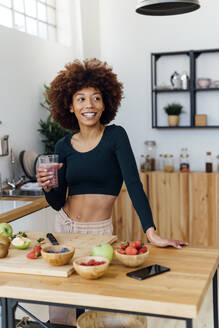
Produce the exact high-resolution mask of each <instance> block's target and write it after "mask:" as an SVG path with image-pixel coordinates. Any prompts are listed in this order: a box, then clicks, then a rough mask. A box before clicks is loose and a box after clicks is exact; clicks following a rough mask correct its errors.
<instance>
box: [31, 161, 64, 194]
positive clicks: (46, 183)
mask: <svg viewBox="0 0 219 328" xmlns="http://www.w3.org/2000/svg"><path fill="white" fill-rule="evenodd" d="M62 166H63V164H62V163H58V164H57V169H58V170H59V169H61V167H62ZM36 178H37V182H38V184H39V186H40V187H42V188H43V189H44V190H45V191H46V192H49V191H50V190H51V189H52V188H53V187H52V186H50V184H51V180H53V178H54V172H52V171H51V172H50V171H48V170H47V169H45V168H43V167H39V168H38V169H37V174H36Z"/></svg>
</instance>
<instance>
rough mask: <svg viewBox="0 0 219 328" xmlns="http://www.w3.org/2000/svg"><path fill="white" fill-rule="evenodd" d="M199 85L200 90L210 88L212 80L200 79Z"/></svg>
mask: <svg viewBox="0 0 219 328" xmlns="http://www.w3.org/2000/svg"><path fill="white" fill-rule="evenodd" d="M197 85H198V87H199V88H209V87H210V85H211V79H209V78H199V79H198V80H197Z"/></svg>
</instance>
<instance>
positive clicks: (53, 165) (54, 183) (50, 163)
mask: <svg viewBox="0 0 219 328" xmlns="http://www.w3.org/2000/svg"><path fill="white" fill-rule="evenodd" d="M39 167H40V168H43V169H44V170H46V171H47V172H51V173H52V176H53V177H52V178H51V179H50V183H49V184H48V187H53V188H55V187H58V167H59V155H57V154H52V155H41V156H40V158H39Z"/></svg>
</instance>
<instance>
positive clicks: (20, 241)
mask: <svg viewBox="0 0 219 328" xmlns="http://www.w3.org/2000/svg"><path fill="white" fill-rule="evenodd" d="M11 243H12V245H13V246H14V247H16V248H18V249H26V248H28V247H29V246H30V243H31V240H30V239H29V238H25V237H22V236H19V237H16V238H14V239H13V240H12V242H11Z"/></svg>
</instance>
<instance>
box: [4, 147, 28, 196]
mask: <svg viewBox="0 0 219 328" xmlns="http://www.w3.org/2000/svg"><path fill="white" fill-rule="evenodd" d="M10 162H11V170H12V181H9V179H7V185H8V186H10V187H11V189H12V190H14V189H16V188H17V186H18V185H19V184H20V183H21V182H23V181H24V177H21V178H20V179H18V180H15V157H14V153H13V151H12V149H11V156H10Z"/></svg>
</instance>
